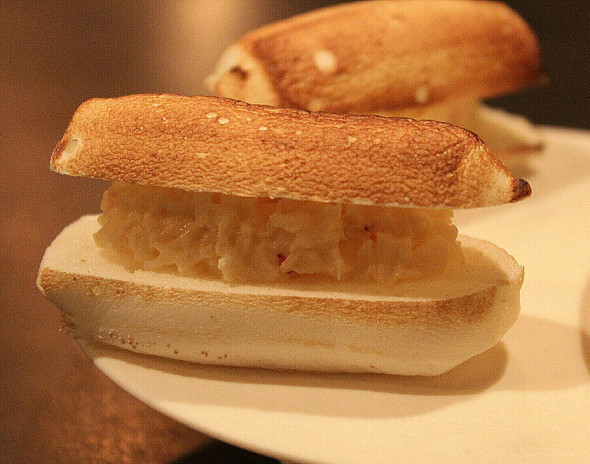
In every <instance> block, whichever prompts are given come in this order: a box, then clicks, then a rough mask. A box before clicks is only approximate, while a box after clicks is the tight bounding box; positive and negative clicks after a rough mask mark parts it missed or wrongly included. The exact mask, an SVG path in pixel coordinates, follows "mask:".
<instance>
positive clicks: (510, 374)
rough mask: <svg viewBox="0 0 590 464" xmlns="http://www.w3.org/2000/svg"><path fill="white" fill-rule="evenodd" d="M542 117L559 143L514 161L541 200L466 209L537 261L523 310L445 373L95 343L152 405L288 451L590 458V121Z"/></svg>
mask: <svg viewBox="0 0 590 464" xmlns="http://www.w3.org/2000/svg"><path fill="white" fill-rule="evenodd" d="M543 130H544V132H545V134H546V139H547V149H546V153H545V154H544V155H543V156H541V157H538V158H535V159H532V160H531V161H530V163H528V164H527V165H526V166H521V167H520V168H516V169H515V170H516V174H520V175H521V176H522V177H525V178H526V179H527V180H529V182H530V183H531V185H532V187H533V196H532V197H531V198H530V199H527V200H526V201H523V202H521V203H517V204H514V205H506V206H501V207H497V208H486V209H482V210H472V211H461V212H459V213H457V214H456V216H457V218H456V223H457V224H458V226H459V230H460V232H462V233H466V234H468V235H474V236H477V237H481V238H486V239H489V240H491V241H492V242H495V243H496V244H498V245H500V246H502V247H504V248H505V249H506V250H508V252H510V253H512V254H513V255H514V256H515V257H516V259H517V260H518V261H519V262H520V263H521V264H523V265H524V266H525V273H526V277H525V283H524V285H523V288H522V313H521V316H520V318H519V320H518V322H517V323H516V325H515V326H514V327H513V328H512V329H511V330H510V331H509V332H508V334H507V335H506V337H505V338H504V341H503V342H501V343H500V344H499V345H497V346H496V347H494V348H492V349H491V350H489V351H488V352H486V353H483V354H482V355H480V356H478V357H476V358H474V359H472V360H470V361H467V362H466V363H464V364H463V365H461V366H459V367H458V368H456V369H454V370H453V371H451V372H449V373H447V374H445V375H443V376H440V377H435V378H419V377H398V376H378V375H319V374H307V373H287V372H272V371H264V370H250V369H234V368H220V367H211V366H200V365H192V364H188V363H183V362H174V361H169V360H165V359H159V358H155V357H150V356H142V355H137V354H135V353H132V352H127V351H123V350H119V349H116V348H109V347H98V346H86V347H84V348H85V349H86V350H87V351H88V353H89V354H90V356H91V357H92V358H93V359H94V362H95V364H96V365H97V366H98V367H99V368H100V369H101V370H102V371H103V372H104V373H106V375H108V376H109V377H110V378H111V379H113V380H114V381H115V382H116V383H118V384H119V385H120V386H121V387H123V388H124V389H125V390H127V391H128V392H130V393H131V394H133V395H135V396H136V397H138V398H139V399H141V400H143V401H144V402H145V403H147V404H148V405H150V406H152V407H153V408H155V409H157V410H159V411H161V412H163V413H164V414H167V415H169V416H171V417H173V418H175V419H177V420H179V421H180V422H183V423H185V424H187V425H189V426H191V427H194V428H195V429H197V430H200V431H202V432H204V433H207V434H209V435H211V436H212V437H216V438H219V439H221V440H224V441H226V442H229V443H232V444H235V445H238V446H242V447H245V448H248V449H250V450H253V451H257V452H259V453H263V454H267V455H270V456H273V457H277V458H280V459H288V460H293V461H297V462H313V463H324V464H331V463H338V464H340V463H346V462H350V463H361V462H366V463H381V462H383V463H390V462H403V463H426V462H428V463H432V462H453V463H456V464H458V463H470V464H471V463H483V462H490V463H492V462H493V463H498V462H502V463H508V462H509V463H528V464H531V463H547V462H560V463H566V462H567V463H587V462H590V213H589V212H588V207H589V206H590V133H588V132H582V131H572V130H563V129H556V128H545V129H543ZM523 169H524V171H525V172H518V171H519V170H523Z"/></svg>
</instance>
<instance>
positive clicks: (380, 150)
mask: <svg viewBox="0 0 590 464" xmlns="http://www.w3.org/2000/svg"><path fill="white" fill-rule="evenodd" d="M51 167H52V168H53V169H54V170H56V171H58V172H61V173H64V174H70V175H76V176H86V177H94V178H100V179H110V180H124V181H126V182H130V183H139V184H148V185H158V186H165V187H176V188H181V189H185V190H190V191H210V192H220V193H227V194H234V195H241V196H265V197H271V198H273V197H287V198H293V199H298V200H312V201H321V202H344V203H358V204H381V205H404V206H423V207H439V206H444V207H453V208H466V207H478V206H489V205H496V204H501V203H507V202H511V201H516V200H519V199H521V198H523V197H526V196H528V195H529V194H530V187H529V185H528V184H527V183H526V182H525V181H522V180H520V179H516V178H514V177H513V176H512V175H511V174H510V173H509V172H508V170H507V169H506V168H505V167H504V165H502V163H501V162H500V161H499V160H498V159H497V158H496V157H495V156H494V155H492V154H491V153H490V152H489V150H488V149H487V147H486V146H485V144H484V143H483V142H482V141H481V140H480V139H479V138H478V137H477V136H476V135H475V134H473V133H471V132H469V131H466V130H463V129H460V128H458V127H455V126H452V125H449V124H445V123H439V122H433V121H415V120H412V119H401V118H384V117H379V116H360V115H335V114H327V113H310V112H307V111H301V110H295V109H289V108H273V107H267V106H258V105H249V104H246V103H243V102H238V101H234V100H228V99H222V98H216V97H201V96H196V97H182V96H177V95H131V96H127V97H120V98H114V99H92V100H89V101H87V102H85V103H83V104H82V105H81V106H80V107H79V108H78V110H77V111H76V113H75V114H74V116H73V118H72V121H71V122H70V125H69V127H68V128H67V130H66V133H65V135H64V136H63V138H62V139H61V141H60V142H59V143H58V145H57V147H56V148H55V150H54V153H53V156H52V159H51Z"/></svg>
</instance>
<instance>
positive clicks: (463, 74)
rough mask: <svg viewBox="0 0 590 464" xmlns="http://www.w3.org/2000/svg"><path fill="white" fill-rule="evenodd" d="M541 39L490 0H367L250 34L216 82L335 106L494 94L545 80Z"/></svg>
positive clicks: (274, 97) (369, 108)
mask: <svg viewBox="0 0 590 464" xmlns="http://www.w3.org/2000/svg"><path fill="white" fill-rule="evenodd" d="M542 80H543V76H542V59H541V52H540V48H539V44H538V41H537V39H536V36H535V34H534V32H533V31H532V30H531V29H530V28H529V26H528V25H527V24H526V22H525V21H524V20H523V19H522V18H521V17H520V16H519V15H518V14H517V13H516V12H514V11H513V10H511V9H510V8H509V7H508V6H506V5H504V4H502V3H500V2H487V1H442V0H439V1H436V2H432V1H420V0H412V1H402V0H396V1H367V2H356V3H350V4H343V5H338V6H335V7H330V8H325V9H320V10H317V11H313V12H310V13H307V14H304V15H300V16H296V17H293V18H290V19H286V20H283V21H280V22H278V23H275V24H270V25H267V26H264V27H262V28H260V29H257V30H255V31H253V32H250V33H248V34H246V35H244V36H243V37H241V38H240V39H239V40H238V41H237V42H235V44H233V45H232V46H231V47H230V48H229V49H228V51H227V52H226V54H225V55H224V56H223V57H222V59H221V60H220V62H219V64H218V67H217V69H216V70H215V72H214V74H213V75H212V76H211V78H210V79H209V85H210V87H211V88H212V90H213V91H214V92H215V93H216V94H217V95H220V96H224V97H230V98H236V99H240V100H244V101H249V102H251V103H265V104H273V105H277V106H291V107H295V108H302V109H309V110H314V111H317V110H322V111H333V112H379V111H384V110H391V109H394V108H406V107H413V106H417V105H425V104H433V103H437V102H439V101H443V100H445V99H449V98H455V97H467V96H469V97H476V98H485V97H489V96H495V95H499V94H503V93H506V92H512V91H515V90H518V89H520V88H523V87H526V86H530V85H534V84H539V83H540V82H542Z"/></svg>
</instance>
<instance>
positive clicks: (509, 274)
mask: <svg viewBox="0 0 590 464" xmlns="http://www.w3.org/2000/svg"><path fill="white" fill-rule="evenodd" d="M97 230H98V223H97V221H96V217H95V216H87V217H83V218H81V219H80V220H78V221H77V222H76V223H74V224H72V225H71V226H69V227H67V228H66V229H65V230H64V231H63V232H62V233H61V234H60V235H59V236H58V237H57V238H56V240H55V241H54V242H53V243H52V245H51V246H50V247H49V248H48V249H47V251H46V253H45V256H44V258H43V262H42V264H41V268H40V271H39V277H38V282H37V283H38V286H39V288H40V289H41V291H42V292H43V293H44V294H45V296H46V297H47V298H49V299H50V300H52V301H53V302H54V303H55V304H56V305H57V306H58V307H59V308H60V309H61V310H62V311H63V316H64V326H65V327H66V328H67V329H68V330H69V331H71V333H73V335H74V336H75V337H77V338H80V339H84V340H89V341H93V342H101V343H109V344H112V345H115V346H118V347H121V348H125V349H128V350H132V351H137V352H140V353H148V354H154V355H159V356H165V357H169V358H173V359H181V360H185V361H191V362H200V363H210V364H220V365H231V366H249V367H264V368H280V369H297V370H311V371H321V372H336V371H339V372H379V373H389V374H402V375H437V374H441V373H443V372H445V371H447V370H449V369H451V368H452V367H454V366H456V365H458V364H460V363H461V362H463V361H465V360H466V359H468V358H470V357H471V356H474V355H475V354H478V353H480V352H482V351H484V350H486V349H488V348H490V347H492V346H494V345H495V344H496V343H497V342H498V341H499V340H500V339H501V337H502V336H503V335H504V333H505V332H506V331H507V330H508V329H509V328H510V327H511V326H512V324H513V323H514V321H515V320H516V318H517V316H518V312H519V308H520V305H519V289H520V287H521V284H522V279H523V269H522V267H521V266H519V265H518V264H517V263H516V262H515V261H514V259H513V258H512V257H510V256H509V255H508V254H506V253H505V252H504V251H503V250H501V249H500V248H498V247H496V246H495V245H492V244H490V243H488V242H485V241H481V240H476V239H471V238H468V237H460V238H461V241H462V243H463V249H464V256H465V263H464V265H462V266H460V267H453V268H451V269H448V270H447V271H446V272H445V273H444V274H442V275H437V276H432V277H431V278H429V279H426V280H418V281H412V282H406V283H402V284H399V285H396V286H393V287H391V286H379V285H369V284H365V285H351V284H345V283H338V282H332V283H327V282H325V281H321V280H320V281H314V280H308V281H307V283H302V282H301V281H300V280H294V281H292V282H290V283H283V284H281V285H268V284H265V285H262V284H249V285H232V284H228V283H225V282H223V281H219V280H210V279H203V278H190V277H181V276H176V275H172V274H168V273H158V272H154V271H144V270H136V271H135V272H130V271H129V270H128V269H126V268H125V267H124V266H122V265H120V264H118V263H116V262H113V261H111V260H109V259H108V258H107V257H105V255H104V253H102V252H101V250H100V249H99V248H98V247H97V246H96V243H95V242H94V240H93V238H92V235H93V234H94V233H95V232H96V231H97Z"/></svg>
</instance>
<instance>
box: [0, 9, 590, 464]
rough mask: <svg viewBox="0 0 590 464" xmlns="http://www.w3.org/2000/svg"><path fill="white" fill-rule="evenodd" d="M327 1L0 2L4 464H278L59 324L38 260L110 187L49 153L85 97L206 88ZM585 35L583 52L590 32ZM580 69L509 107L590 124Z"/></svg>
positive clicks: (567, 49)
mask: <svg viewBox="0 0 590 464" xmlns="http://www.w3.org/2000/svg"><path fill="white" fill-rule="evenodd" d="M329 3H336V2H329V1H322V2H319V1H318V2H313V1H305V2H303V1H301V2H286V1H285V2H279V1H271V0H266V1H262V0H258V1H237V0H235V1H230V0H223V1H216V0H202V1H194V2H190V1H170V2H160V1H153V0H152V1H144V2H125V1H112V2H107V1H94V2H90V1H88V2H84V1H73V0H72V1H59V2H58V1H12V0H9V1H4V2H2V5H1V6H0V46H1V52H2V54H1V57H0V59H1V62H0V102H1V107H2V110H1V111H0V156H1V157H0V162H1V169H0V189H1V191H0V193H1V196H0V201H1V203H0V259H1V261H0V272H1V279H0V318H1V322H0V462H1V463H11V464H12V463H31V462H43V463H66V464H67V463H82V462H84V463H85V462H96V463H125V462H129V463H131V462H141V463H169V462H177V463H181V462H183V463H189V462H271V461H269V460H267V459H265V458H264V457H261V456H255V455H253V454H249V453H246V452H245V451H242V450H239V449H237V448H233V447H230V446H227V445H225V444H223V443H220V442H216V441H214V440H213V439H211V438H210V437H207V436H206V435H204V434H202V433H199V432H197V431H194V430H191V429H189V428H187V427H185V426H183V425H181V424H179V423H177V422H175V421H174V420H172V419H170V418H168V417H165V416H163V415H161V414H160V413H157V412H156V411H154V410H152V409H150V408H149V407H147V406H145V405H144V404H142V403H141V402H139V401H138V400H136V399H134V398H133V397H131V396H130V395H129V394H127V393H126V392H124V391H123V390H121V389H120V388H118V387H117V386H115V385H114V384H113V383H112V382H111V381H110V380H109V379H107V378H106V377H105V376H104V375H102V374H101V373H100V372H99V371H98V370H97V369H96V368H95V367H94V366H93V364H92V363H91V362H90V361H89V360H88V359H87V358H86V356H85V355H84V354H83V353H82V351H81V350H80V349H79V347H78V346H77V345H76V343H75V342H74V341H73V340H72V339H71V338H70V337H69V336H67V335H65V334H63V333H61V332H60V330H59V328H60V316H59V314H58V311H57V310H56V309H55V307H53V306H52V304H50V303H49V302H47V301H46V300H45V299H44V298H43V297H42V296H41V295H40V294H39V292H38V291H37V290H36V288H35V278H36V273H37V269H38V266H39V263H40V260H41V257H42V255H43V251H44V249H45V248H46V247H47V246H48V245H49V243H50V242H51V240H52V239H53V238H54V237H55V236H56V235H57V234H58V233H59V231H60V230H61V229H62V228H63V227H64V226H65V225H67V224H68V223H70V222H71V221H73V220H75V219H76V218H78V217H79V216H81V215H82V214H86V213H92V212H96V211H97V210H98V205H99V201H100V197H101V194H102V191H103V190H104V187H105V185H104V184H103V183H101V182H98V181H91V180H87V179H73V178H67V177H64V176H60V175H57V174H54V173H52V172H51V171H50V170H49V157H50V154H51V151H52V149H53V147H54V145H55V143H56V142H57V141H58V139H59V138H60V137H61V135H62V133H63V131H64V129H65V127H66V125H67V123H68V120H69V118H70V117H71V115H72V113H73V111H74V110H75V108H76V107H77V106H78V105H79V104H80V103H81V102H82V101H83V100H85V99H86V98H90V97H94V96H102V97H107V96H116V95H124V94H130V93H140V92H174V93H181V94H198V93H205V92H206V90H205V88H204V86H203V80H204V78H205V76H206V75H207V74H208V72H210V71H211V69H212V67H213V64H214V63H215V61H216V59H217V58H218V57H219V55H220V53H221V52H222V50H223V49H224V48H225V47H226V46H227V45H228V44H229V43H230V42H231V41H232V40H233V39H235V38H236V37H238V36H239V35H240V34H242V33H243V32H245V31H247V30H249V29H251V28H253V27H256V26H258V25H261V24H263V23H265V22H268V21H271V20H275V19H278V18H280V17H285V16H289V15H291V14H294V13H296V12H298V11H304V10H307V9H311V8H315V7H319V6H323V5H327V4H329ZM514 3H517V4H518V5H517V7H521V8H523V9H524V10H525V11H526V12H527V13H528V15H529V17H528V18H527V19H529V20H530V21H533V22H535V23H534V24H533V27H534V28H545V27H546V26H545V25H544V24H545V23H544V21H545V19H547V18H549V17H550V16H551V15H552V21H558V23H559V24H562V23H563V21H570V20H571V23H572V24H574V25H575V24H578V23H580V24H578V25H581V26H582V27H585V26H584V25H583V24H581V23H585V21H583V20H582V21H580V15H579V12H576V10H575V8H580V10H581V11H582V16H581V18H583V17H584V13H586V14H585V16H586V19H587V17H588V15H587V2H586V1H585V0H584V1H580V2H579V7H578V6H576V5H577V4H576V2H573V4H572V5H573V6H571V7H570V8H571V9H572V10H571V11H569V13H568V12H566V13H564V15H565V16H564V17H563V18H562V17H561V16H559V15H558V14H556V12H554V11H553V12H552V11H551V10H550V9H549V10H547V11H545V12H544V13H543V12H542V11H541V13H539V10H538V9H534V10H533V9H531V8H532V7H530V6H527V2H514ZM532 3H535V2H532ZM583 4H584V5H585V6H584V5H583ZM527 8H528V9H527ZM546 8H551V7H546ZM523 13H524V11H523ZM543 15H546V16H547V18H545V16H543ZM555 18H561V19H559V20H556V19H555ZM550 30H552V28H551V27H547V29H546V30H545V29H543V31H545V32H543V34H545V35H543V36H542V39H543V43H544V46H545V47H546V48H547V53H548V57H549V58H550V59H552V60H553V59H555V60H557V59H558V58H559V59H560V60H562V61H561V63H562V64H559V65H558V69H562V68H559V66H561V67H563V66H566V67H567V66H570V69H571V66H577V65H578V64H577V63H578V62H579V56H578V55H579V53H578V52H576V51H577V50H579V49H577V48H575V47H573V46H570V42H571V41H569V42H568V39H567V37H566V38H563V37H561V38H560V37H558V35H559V34H558V33H557V32H556V33H555V34H554V36H553V35H547V34H550V32H547V31H550ZM584 30H585V29H584ZM568 33H571V34H574V33H575V32H568ZM563 34H564V33H562V36H563ZM579 38H580V39H584V36H581V37H579ZM585 38H586V40H585V43H586V45H582V49H581V50H582V55H584V53H586V54H587V43H588V40H587V33H586V36H585ZM560 40H561V42H560ZM584 47H586V48H584ZM586 58H588V57H587V56H586ZM568 60H569V61H568ZM563 63H565V64H563ZM572 63H574V64H572ZM583 66H584V67H583V68H582V71H583V72H584V71H585V73H586V74H585V76H586V77H585V79H586V80H584V75H582V78H579V77H578V79H573V78H572V79H570V80H567V79H568V76H566V75H565V74H567V73H565V72H563V73H559V72H558V73H557V74H556V75H555V76H554V79H553V83H552V84H551V86H549V87H548V88H546V89H544V90H537V91H532V92H525V93H524V95H522V96H520V97H516V99H513V100H505V104H506V105H507V106H508V107H510V106H512V107H518V108H519V109H520V110H521V112H522V113H525V114H527V113H528V114H529V116H530V117H532V118H533V119H534V120H536V121H537V122H542V123H554V124H568V125H571V126H577V127H588V115H587V101H586V102H585V103H583V102H582V103H580V102H579V100H580V99H579V98H576V95H578V92H580V91H584V89H587V85H588V78H587V77H588V76H587V68H586V67H585V66H586V65H585V62H584V65H583ZM563 82H566V84H563ZM563 85H566V87H563ZM580 89H582V90H580ZM586 95H587V94H586ZM540 102H541V103H540ZM560 105H561V106H560ZM562 108H568V112H567V114H564V113H565V110H562ZM555 115H559V116H555Z"/></svg>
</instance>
